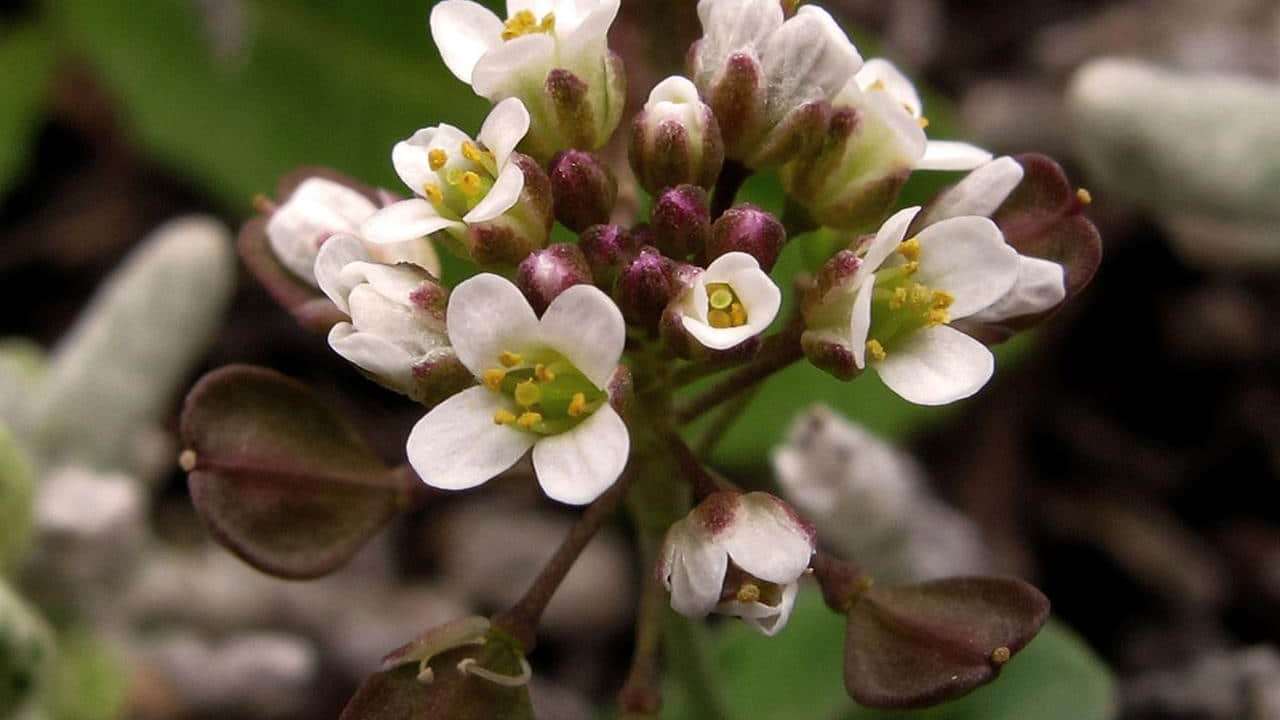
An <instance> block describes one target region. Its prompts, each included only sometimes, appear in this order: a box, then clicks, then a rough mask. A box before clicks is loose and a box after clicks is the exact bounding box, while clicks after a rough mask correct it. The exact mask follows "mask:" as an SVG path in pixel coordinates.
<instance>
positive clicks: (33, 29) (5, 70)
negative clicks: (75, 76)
mask: <svg viewBox="0 0 1280 720" xmlns="http://www.w3.org/2000/svg"><path fill="white" fill-rule="evenodd" d="M53 59H54V47H53V43H52V42H51V41H50V38H49V33H48V32H47V31H46V29H45V27H44V26H43V25H40V24H37V23H34V22H28V23H24V24H22V25H18V26H8V27H0V194H3V192H4V191H5V190H6V189H7V188H8V187H9V183H10V182H11V181H13V179H14V178H15V176H16V175H17V174H18V172H19V171H21V170H22V165H23V163H24V162H25V161H26V159H27V157H28V156H29V155H30V154H31V150H32V143H31V136H32V133H33V132H34V131H35V129H36V127H37V122H38V121H39V119H40V112H41V110H42V109H43V108H42V106H43V104H44V99H45V93H46V91H47V89H48V86H49V82H48V81H49V76H50V74H52V72H53Z"/></svg>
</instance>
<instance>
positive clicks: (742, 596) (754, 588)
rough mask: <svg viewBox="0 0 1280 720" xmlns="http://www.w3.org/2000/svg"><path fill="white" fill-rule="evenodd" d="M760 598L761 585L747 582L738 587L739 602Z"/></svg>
mask: <svg viewBox="0 0 1280 720" xmlns="http://www.w3.org/2000/svg"><path fill="white" fill-rule="evenodd" d="M759 600H760V587H759V586H758V585H756V584H755V583H747V584H745V585H743V586H742V587H740V588H738V602H744V603H751V602H758V601H759Z"/></svg>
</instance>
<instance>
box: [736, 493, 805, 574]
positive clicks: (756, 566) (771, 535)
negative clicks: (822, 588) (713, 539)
mask: <svg viewBox="0 0 1280 720" xmlns="http://www.w3.org/2000/svg"><path fill="white" fill-rule="evenodd" d="M741 508H742V510H741V512H740V514H739V516H738V517H736V518H735V519H734V521H733V522H732V523H731V524H730V525H729V528H728V532H726V533H725V534H724V536H722V537H721V538H719V542H720V544H721V546H722V547H724V549H725V550H726V551H728V553H729V557H730V559H732V560H733V562H734V564H736V565H737V566H738V567H740V568H742V569H743V570H745V571H746V572H748V573H750V574H751V575H754V576H756V577H758V578H760V579H761V580H764V581H766V582H771V583H777V584H779V585H781V584H784V583H790V582H794V581H795V580H796V579H797V578H799V577H800V576H801V575H802V574H804V571H805V568H808V567H809V559H810V558H811V557H812V556H813V541H812V539H811V537H810V536H809V534H808V532H807V531H805V529H804V528H803V527H801V526H800V524H799V523H798V522H796V519H795V517H794V516H792V515H791V514H790V513H789V512H788V511H787V509H786V508H785V507H784V506H783V505H782V504H781V502H780V501H779V500H778V499H777V498H775V497H773V496H772V495H769V494H767V493H747V494H746V495H743V496H742V498H741Z"/></svg>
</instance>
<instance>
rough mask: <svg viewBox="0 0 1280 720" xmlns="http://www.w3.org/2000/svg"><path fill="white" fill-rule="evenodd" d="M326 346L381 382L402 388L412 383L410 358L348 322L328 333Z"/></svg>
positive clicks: (403, 351) (411, 358) (338, 325)
mask: <svg viewBox="0 0 1280 720" xmlns="http://www.w3.org/2000/svg"><path fill="white" fill-rule="evenodd" d="M329 347H331V348H333V351H334V352H336V353H338V355H340V356H342V358H343V359H344V360H346V361H347V362H349V363H351V364H352V365H355V366H356V367H359V368H360V369H362V370H364V371H365V372H367V373H369V374H371V375H374V376H376V377H377V378H378V379H379V380H380V381H382V382H385V383H388V384H392V385H395V386H396V387H399V388H405V389H408V388H409V387H410V385H411V384H412V382H413V363H414V362H415V358H414V357H413V355H411V354H409V352H408V351H407V350H405V349H404V348H402V347H400V346H399V345H397V344H395V343H393V342H391V341H390V340H388V339H386V338H384V337H382V336H380V335H375V334H373V333H367V332H359V331H357V330H356V328H355V326H353V325H352V324H351V323H338V324H337V325H334V326H333V328H332V329H331V330H330V331H329Z"/></svg>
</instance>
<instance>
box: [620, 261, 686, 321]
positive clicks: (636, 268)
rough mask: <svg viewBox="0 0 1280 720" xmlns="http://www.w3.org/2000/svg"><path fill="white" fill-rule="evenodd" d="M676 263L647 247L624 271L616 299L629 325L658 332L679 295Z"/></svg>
mask: <svg viewBox="0 0 1280 720" xmlns="http://www.w3.org/2000/svg"><path fill="white" fill-rule="evenodd" d="M671 270H672V262H671V260H670V259H669V258H666V257H664V256H663V255H662V253H660V252H658V250H657V249H656V248H652V247H643V248H641V249H640V253H639V254H638V255H636V256H635V258H633V259H632V260H631V261H630V262H629V263H627V265H626V266H625V267H624V268H623V269H622V272H621V274H619V276H618V283H617V285H616V286H615V288H614V299H615V300H616V301H617V303H618V307H619V308H621V309H622V316H623V317H625V318H626V319H627V321H628V322H631V323H635V324H637V325H643V326H645V327H649V328H651V329H657V326H658V320H659V319H660V318H661V317H662V311H663V310H664V309H665V308H666V307H667V303H669V302H671V298H672V297H673V295H674V293H675V289H674V287H673V284H672V281H671Z"/></svg>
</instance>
